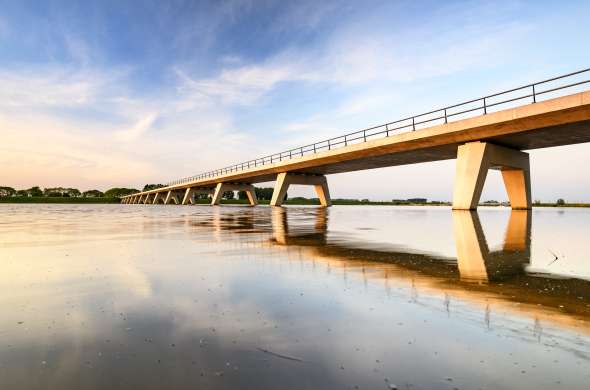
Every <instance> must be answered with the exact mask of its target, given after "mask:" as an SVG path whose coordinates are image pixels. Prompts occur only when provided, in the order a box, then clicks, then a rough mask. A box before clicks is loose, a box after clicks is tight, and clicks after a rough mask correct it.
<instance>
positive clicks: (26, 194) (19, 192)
mask: <svg viewBox="0 0 590 390" xmlns="http://www.w3.org/2000/svg"><path fill="white" fill-rule="evenodd" d="M16 196H29V193H28V192H27V190H18V191H16Z"/></svg>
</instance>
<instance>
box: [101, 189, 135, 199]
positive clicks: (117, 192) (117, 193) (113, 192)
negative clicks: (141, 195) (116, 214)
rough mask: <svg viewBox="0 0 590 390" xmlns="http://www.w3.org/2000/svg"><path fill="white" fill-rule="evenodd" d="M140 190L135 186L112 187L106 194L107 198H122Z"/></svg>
mask: <svg viewBox="0 0 590 390" xmlns="http://www.w3.org/2000/svg"><path fill="white" fill-rule="evenodd" d="M138 192H139V190H136V189H135V188H118V187H115V188H111V189H108V190H106V191H105V193H104V196H106V197H107V198H120V197H122V196H126V195H131V194H135V193H138Z"/></svg>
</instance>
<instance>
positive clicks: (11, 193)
mask: <svg viewBox="0 0 590 390" xmlns="http://www.w3.org/2000/svg"><path fill="white" fill-rule="evenodd" d="M136 192H139V190H136V189H134V188H111V189H109V190H107V191H105V192H102V191H99V190H88V191H84V192H81V191H80V190H79V189H77V188H66V187H51V188H44V189H41V188H40V187H38V186H35V187H31V188H28V189H23V190H16V189H14V188H12V187H0V198H15V197H27V198H119V197H121V196H125V195H129V194H133V193H136Z"/></svg>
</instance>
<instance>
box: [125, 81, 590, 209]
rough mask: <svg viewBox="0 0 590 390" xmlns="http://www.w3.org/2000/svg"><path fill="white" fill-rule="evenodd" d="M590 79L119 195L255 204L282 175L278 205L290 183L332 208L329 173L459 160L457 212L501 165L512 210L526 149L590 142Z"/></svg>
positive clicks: (471, 205)
mask: <svg viewBox="0 0 590 390" xmlns="http://www.w3.org/2000/svg"><path fill="white" fill-rule="evenodd" d="M588 76H590V69H585V70H581V71H578V72H574V73H570V74H567V75H563V76H559V77H555V78H552V79H548V80H543V81H540V82H537V83H534V84H529V85H525V86H522V87H518V88H514V89H511V90H508V91H504V92H500V93H497V94H493V95H488V96H485V97H482V98H479V99H474V100H470V101H467V102H464V103H460V104H455V105H452V106H448V107H445V108H441V109H438V110H434V111H430V112H428V113H424V114H420V115H416V116H413V117H408V118H404V119H401V120H398V121H395V122H389V123H386V124H383V125H380V126H375V127H372V128H368V129H364V130H360V131H357V132H353V133H349V134H345V135H343V136H340V137H336V138H331V139H328V140H325V141H321V142H317V143H314V144H310V145H306V146H302V147H299V148H295V149H291V150H288V151H284V152H281V153H277V154H273V155H270V156H265V157H262V158H258V159H254V160H250V161H246V162H243V163H239V164H235V165H232V166H230V167H226V168H222V169H218V170H215V171H211V172H206V173H202V174H200V175H197V176H193V177H189V178H184V179H180V180H176V181H174V182H171V183H168V184H167V185H166V186H165V187H163V188H158V189H154V190H151V191H144V192H139V193H136V194H132V195H128V196H125V197H122V199H121V201H122V203H129V204H138V203H141V204H157V203H163V204H170V203H174V204H183V205H186V204H193V203H195V196H197V195H199V194H206V195H207V196H210V197H211V204H212V205H217V204H220V202H221V198H222V195H223V193H224V192H225V191H245V192H246V194H247V195H248V199H249V201H250V204H251V205H256V204H257V199H256V194H255V191H254V186H253V185H254V184H255V183H261V182H268V181H276V184H275V188H274V192H273V196H272V199H271V202H270V204H271V205H272V206H280V205H281V204H282V203H283V201H284V198H285V195H286V193H287V190H288V188H289V186H290V185H313V186H314V187H315V190H316V192H317V196H318V198H319V200H320V202H321V204H322V206H330V192H329V188H328V181H327V179H326V176H327V175H329V174H333V173H342V172H352V171H358V170H365V169H372V168H382V167H389V166H397V165H405V164H414V163H422V162H428V161H439V160H448V159H455V158H456V159H457V168H456V177H455V185H454V193H453V209H462V210H472V209H475V208H477V205H478V203H479V199H480V195H481V192H482V189H483V185H484V182H485V179H486V175H487V171H488V170H489V169H498V170H500V171H501V172H502V177H503V179H504V184H505V186H506V191H507V193H508V198H509V200H510V204H511V206H512V208H513V209H529V208H530V207H531V182H530V162H529V155H528V154H527V153H526V152H523V150H532V149H538V148H546V147H552V146H561V145H571V144H577V143H583V142H589V141H590V90H586V91H584V90H582V91H579V90H580V88H581V87H582V88H583V87H584V86H585V85H588V83H590V79H587V77H588ZM556 84H557V86H556ZM556 95H561V96H557V97H556ZM565 163H567V162H564V164H565Z"/></svg>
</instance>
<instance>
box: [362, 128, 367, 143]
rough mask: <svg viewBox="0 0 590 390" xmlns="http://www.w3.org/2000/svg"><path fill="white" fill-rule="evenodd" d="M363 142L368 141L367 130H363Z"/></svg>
mask: <svg viewBox="0 0 590 390" xmlns="http://www.w3.org/2000/svg"><path fill="white" fill-rule="evenodd" d="M363 142H367V130H363Z"/></svg>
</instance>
